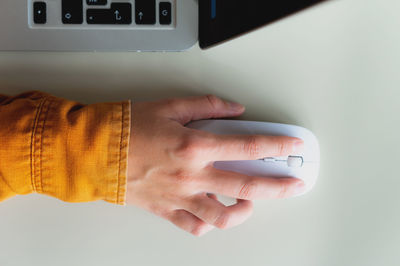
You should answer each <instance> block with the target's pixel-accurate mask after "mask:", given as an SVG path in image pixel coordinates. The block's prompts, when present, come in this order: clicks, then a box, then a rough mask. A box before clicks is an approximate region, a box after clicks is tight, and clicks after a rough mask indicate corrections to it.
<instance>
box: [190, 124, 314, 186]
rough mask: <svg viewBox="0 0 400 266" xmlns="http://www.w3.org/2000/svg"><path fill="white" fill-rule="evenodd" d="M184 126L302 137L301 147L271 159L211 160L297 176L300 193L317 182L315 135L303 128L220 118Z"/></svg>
mask: <svg viewBox="0 0 400 266" xmlns="http://www.w3.org/2000/svg"><path fill="white" fill-rule="evenodd" d="M187 127H189V128H193V129H198V130H204V131H208V132H211V133H214V134H219V135H271V136H290V137H296V138H299V139H302V140H303V141H304V150H303V151H302V152H299V153H292V154H290V155H291V156H282V157H275V158H272V159H273V160H268V159H271V158H265V159H264V160H261V159H263V158H258V160H247V161H243V160H242V161H219V162H215V163H214V167H215V168H217V169H220V170H225V171H233V172H237V173H241V174H245V175H250V176H266V177H271V176H276V177H288V176H291V177H296V178H300V179H302V180H303V181H304V183H305V185H306V189H305V191H304V193H303V194H305V193H307V192H310V191H311V189H312V188H313V187H314V185H315V183H316V182H317V179H318V175H319V165H320V148H319V144H318V139H317V137H316V136H315V135H314V134H313V133H312V132H311V131H309V130H308V129H306V128H303V127H299V126H295V125H287V124H279V123H268V122H255V121H235V120H221V119H213V120H202V121H196V122H193V123H190V124H188V125H187ZM293 156H300V158H293ZM291 157H292V158H291ZM296 159H297V160H296ZM299 161H300V162H299ZM296 166H297V167H296Z"/></svg>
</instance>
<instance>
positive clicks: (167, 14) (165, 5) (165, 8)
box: [160, 2, 172, 25]
mask: <svg viewBox="0 0 400 266" xmlns="http://www.w3.org/2000/svg"><path fill="white" fill-rule="evenodd" d="M171 12H172V5H171V3H170V2H160V24H161V25H170V24H171V23H172V14H171Z"/></svg>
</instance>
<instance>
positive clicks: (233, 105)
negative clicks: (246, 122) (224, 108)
mask: <svg viewBox="0 0 400 266" xmlns="http://www.w3.org/2000/svg"><path fill="white" fill-rule="evenodd" d="M228 104H229V108H231V109H232V110H234V111H240V110H243V109H244V106H243V105H241V104H240V103H235V102H228Z"/></svg>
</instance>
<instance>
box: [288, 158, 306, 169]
mask: <svg viewBox="0 0 400 266" xmlns="http://www.w3.org/2000/svg"><path fill="white" fill-rule="evenodd" d="M303 163H304V160H303V157H301V156H289V157H288V159H287V165H288V166H289V167H291V168H299V167H302V166H303Z"/></svg>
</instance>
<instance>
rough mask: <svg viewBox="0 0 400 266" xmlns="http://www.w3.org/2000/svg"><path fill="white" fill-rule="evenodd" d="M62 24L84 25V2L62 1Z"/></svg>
mask: <svg viewBox="0 0 400 266" xmlns="http://www.w3.org/2000/svg"><path fill="white" fill-rule="evenodd" d="M62 22H63V23H64V24H82V23H83V0H62Z"/></svg>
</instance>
